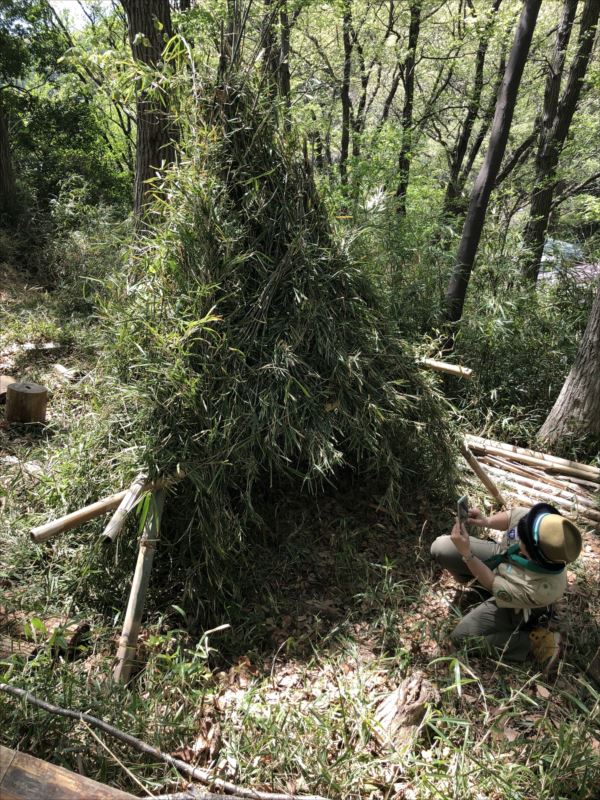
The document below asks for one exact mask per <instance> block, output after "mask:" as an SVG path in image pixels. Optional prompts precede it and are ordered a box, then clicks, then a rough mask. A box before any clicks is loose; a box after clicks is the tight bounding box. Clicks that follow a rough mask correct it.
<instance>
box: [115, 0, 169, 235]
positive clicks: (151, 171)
mask: <svg viewBox="0 0 600 800" xmlns="http://www.w3.org/2000/svg"><path fill="white" fill-rule="evenodd" d="M121 2H122V4H123V8H124V9H125V13H126V15H127V27H128V30H129V41H130V44H131V51H132V53H133V57H134V58H135V59H136V61H139V62H140V63H142V64H144V65H145V66H147V67H150V68H152V69H156V68H157V67H158V63H159V62H160V59H161V57H162V52H163V49H164V46H165V43H166V42H167V41H168V40H169V39H170V38H171V35H172V27H171V10H170V7H169V2H168V0H121ZM136 110H137V142H136V158H135V186H134V202H133V209H134V214H135V217H136V220H137V222H138V227H139V225H140V224H143V221H144V220H145V218H146V216H147V211H148V207H149V205H150V203H151V201H152V193H153V191H154V189H153V187H152V185H151V182H152V180H153V178H154V177H155V176H156V172H157V170H158V169H161V168H162V167H165V166H168V165H169V164H172V163H173V162H174V160H175V147H174V130H173V125H172V122H171V119H170V117H169V101H168V98H167V97H166V96H165V95H164V93H163V90H162V89H161V88H154V89H152V91H148V90H143V91H140V92H139V94H138V99H137V109H136Z"/></svg>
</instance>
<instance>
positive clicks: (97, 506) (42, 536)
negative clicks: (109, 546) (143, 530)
mask: <svg viewBox="0 0 600 800" xmlns="http://www.w3.org/2000/svg"><path fill="white" fill-rule="evenodd" d="M183 478H185V473H184V472H181V471H180V472H177V473H176V474H175V475H170V476H169V477H167V478H159V479H158V480H156V481H153V482H152V483H148V484H147V485H146V486H145V489H144V490H145V491H148V492H152V491H156V490H158V489H164V488H167V487H168V486H170V485H171V484H173V483H176V482H177V481H180V480H182V479H183ZM128 491H129V490H128V489H124V490H123V491H122V492H117V494H111V495H109V496H108V497H104V498H103V499H102V500H97V501H96V502H95V503H91V505H89V506H85V507H84V508H80V509H79V510H78V511H71V513H70V514H65V516H64V517H59V518H58V519H55V520H53V521H52V522H46V523H45V524H44V525H38V526H37V527H36V528H31V530H30V531H29V534H30V536H31V538H32V539H33V541H34V542H37V543H38V544H39V543H40V542H47V541H48V539H52V538H54V537H55V536H58V534H59V533H63V532H64V531H69V530H72V529H73V528H77V527H78V526H79V525H83V524H84V523H85V522H89V521H90V520H91V519H95V518H96V517H100V516H102V514H106V512H107V511H112V510H113V509H114V508H118V506H119V505H120V503H121V502H122V500H123V498H124V497H125V496H126V495H127V492H128Z"/></svg>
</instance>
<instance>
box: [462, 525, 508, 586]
mask: <svg viewBox="0 0 600 800" xmlns="http://www.w3.org/2000/svg"><path fill="white" fill-rule="evenodd" d="M469 513H470V512H469ZM480 513H481V512H480ZM500 513H505V512H500ZM450 538H451V539H452V542H453V544H454V546H455V547H456V549H457V550H458V552H459V553H460V555H461V556H462V559H463V561H464V562H465V564H466V565H467V567H468V568H469V572H470V573H471V575H472V576H473V577H474V578H477V580H478V582H479V584H480V586H483V588H484V589H487V590H488V592H491V591H492V584H493V583H494V577H495V575H494V573H493V572H492V570H491V569H490V568H489V567H488V566H487V565H486V564H484V563H483V561H482V560H481V559H480V558H477V556H475V555H473V553H472V552H471V542H470V540H469V534H468V533H467V531H466V530H465V527H464V525H461V524H460V523H459V522H456V523H455V524H454V527H453V528H452V532H451V534H450Z"/></svg>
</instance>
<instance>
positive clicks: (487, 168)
mask: <svg viewBox="0 0 600 800" xmlns="http://www.w3.org/2000/svg"><path fill="white" fill-rule="evenodd" d="M541 3H542V0H524V3H523V10H522V12H521V16H520V19H519V22H518V25H517V30H516V33H515V38H514V41H513V45H512V48H511V51H510V55H509V58H508V63H507V65H506V71H505V73H504V78H503V81H502V86H501V87H500V92H499V94H498V99H497V101H496V111H495V113H494V119H493V122H492V130H491V133H490V141H489V144H488V149H487V152H486V154H485V159H484V161H483V164H482V166H481V169H480V170H479V174H478V176H477V179H476V180H475V185H474V186H473V190H472V192H471V200H470V203H469V210H468V212H467V216H466V219H465V223H464V226H463V231H462V236H461V240H460V244H459V246H458V253H457V257H456V264H455V266H454V270H453V273H452V277H451V279H450V283H449V285H448V289H447V291H446V298H445V305H446V319H447V321H448V322H451V323H455V322H458V320H460V318H461V317H462V311H463V306H464V303H465V297H466V294H467V288H468V285H469V279H470V277H471V272H472V270H473V264H474V262H475V256H476V255H477V249H478V247H479V241H480V239H481V233H482V230H483V225H484V222H485V216H486V212H487V207H488V203H489V199H490V194H491V191H492V188H493V186H494V183H495V181H496V176H497V175H498V171H499V169H500V165H501V163H502V158H503V157H504V151H505V150H506V142H507V140H508V134H509V131H510V126H511V123H512V118H513V114H514V110H515V105H516V102H517V94H518V91H519V85H520V83H521V77H522V75H523V69H524V67H525V62H526V61H527V55H528V53H529V47H530V45H531V39H532V37H533V32H534V30H535V24H536V21H537V17H538V13H539V10H540V6H541ZM446 346H447V348H448V349H452V347H453V338H452V337H451V338H450V339H449V340H448V342H447V345H446Z"/></svg>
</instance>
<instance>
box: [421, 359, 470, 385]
mask: <svg viewBox="0 0 600 800" xmlns="http://www.w3.org/2000/svg"><path fill="white" fill-rule="evenodd" d="M420 363H421V365H422V366H424V367H427V369H431V370H433V371H434V372H444V373H445V374H446V375H455V376H456V377H457V378H466V379H467V380H471V378H472V377H473V370H472V369H469V367H461V366H460V364H448V363H447V362H446V361H436V360H435V359H434V358H424V359H423V360H422V361H421V362H420Z"/></svg>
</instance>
